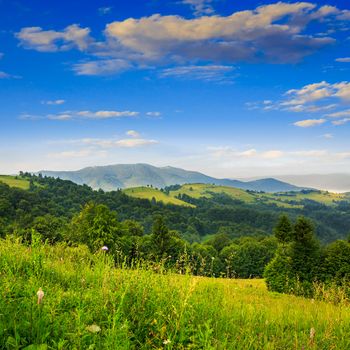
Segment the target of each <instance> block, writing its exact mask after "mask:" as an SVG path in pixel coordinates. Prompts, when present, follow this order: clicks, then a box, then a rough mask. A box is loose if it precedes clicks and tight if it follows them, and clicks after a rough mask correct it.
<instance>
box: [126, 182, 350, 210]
mask: <svg viewBox="0 0 350 350" xmlns="http://www.w3.org/2000/svg"><path fill="white" fill-rule="evenodd" d="M124 192H125V193H126V194H127V195H130V196H133V197H137V198H144V199H149V200H151V199H152V197H154V198H155V199H156V200H157V201H162V202H164V203H171V204H176V205H186V203H185V202H184V201H182V200H179V199H178V198H177V197H178V196H179V195H183V194H185V195H187V196H189V197H192V198H196V199H198V198H212V197H213V195H214V194H221V193H222V194H226V195H228V196H230V197H231V198H233V199H237V200H241V201H243V202H245V203H251V204H252V203H265V204H274V205H277V206H279V207H284V208H302V207H303V204H302V203H301V202H302V201H303V200H312V201H315V202H318V203H322V204H325V205H333V204H334V203H336V202H339V201H342V200H347V201H349V200H350V198H349V195H348V194H341V193H331V192H327V191H311V192H308V193H302V192H287V193H255V192H247V191H245V190H241V189H237V188H233V187H228V186H216V185H210V184H186V185H182V186H181V188H180V189H178V190H176V191H170V193H169V195H167V194H165V193H163V192H161V191H160V190H158V189H155V188H150V187H135V188H130V189H126V190H124ZM187 205H188V204H187Z"/></svg>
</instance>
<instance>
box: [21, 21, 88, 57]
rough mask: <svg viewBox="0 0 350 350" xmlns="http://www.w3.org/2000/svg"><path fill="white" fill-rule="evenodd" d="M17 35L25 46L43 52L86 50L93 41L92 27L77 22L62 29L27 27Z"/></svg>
mask: <svg viewBox="0 0 350 350" xmlns="http://www.w3.org/2000/svg"><path fill="white" fill-rule="evenodd" d="M16 37H17V38H18V39H19V40H20V44H21V45H22V46H23V47H25V48H28V49H34V50H37V51H42V52H55V51H65V50H69V49H71V48H77V49H79V50H81V51H84V50H86V49H87V48H88V46H89V44H90V43H91V42H92V39H91V37H90V29H89V28H81V27H80V26H79V25H77V24H72V25H70V26H68V27H66V28H65V29H64V30H62V31H56V30H44V29H42V28H41V27H26V28H22V29H21V30H20V31H19V32H18V33H16Z"/></svg>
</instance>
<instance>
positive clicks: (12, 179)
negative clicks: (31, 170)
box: [0, 175, 29, 190]
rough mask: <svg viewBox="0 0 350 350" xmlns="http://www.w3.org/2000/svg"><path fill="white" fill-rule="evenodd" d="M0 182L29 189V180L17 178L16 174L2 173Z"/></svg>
mask: <svg viewBox="0 0 350 350" xmlns="http://www.w3.org/2000/svg"><path fill="white" fill-rule="evenodd" d="M0 182H3V183H5V184H6V185H9V186H10V187H17V188H21V189H23V190H28V189H29V181H28V180H26V179H21V178H19V177H18V178H16V176H10V175H0Z"/></svg>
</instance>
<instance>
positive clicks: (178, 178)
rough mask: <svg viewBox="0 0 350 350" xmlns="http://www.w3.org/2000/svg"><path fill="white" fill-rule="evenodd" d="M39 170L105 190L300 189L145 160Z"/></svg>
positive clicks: (268, 180)
mask: <svg viewBox="0 0 350 350" xmlns="http://www.w3.org/2000/svg"><path fill="white" fill-rule="evenodd" d="M39 173H40V174H42V175H44V176H51V177H58V178H61V179H63V180H70V181H73V182H75V183H77V184H79V185H82V184H86V185H89V186H90V187H92V188H94V189H100V188H101V189H103V190H105V191H113V190H117V189H119V188H130V187H139V186H147V185H151V186H153V187H156V188H164V187H166V186H171V185H183V184H186V183H203V184H215V185H222V186H229V187H235V188H241V189H245V190H252V191H264V192H287V191H299V190H302V188H300V187H297V186H294V185H291V184H288V183H285V182H282V181H279V180H276V179H272V178H269V179H261V180H255V181H248V182H244V181H238V180H231V179H217V178H214V177H210V176H207V175H205V174H202V173H199V172H195V171H187V170H184V169H180V168H174V167H169V166H168V167H155V166H152V165H149V164H117V165H109V166H98V167H97V166H96V167H89V168H84V169H81V170H77V171H47V170H42V171H40V172H39Z"/></svg>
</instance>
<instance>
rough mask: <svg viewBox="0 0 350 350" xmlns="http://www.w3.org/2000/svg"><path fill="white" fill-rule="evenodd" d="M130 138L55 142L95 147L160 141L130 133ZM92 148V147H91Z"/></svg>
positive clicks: (130, 145)
mask: <svg viewBox="0 0 350 350" xmlns="http://www.w3.org/2000/svg"><path fill="white" fill-rule="evenodd" d="M128 136H130V138H125V139H114V138H112V139H100V138H83V139H76V140H64V141H59V142H54V143H59V144H67V145H75V146H84V147H86V146H89V147H94V148H106V149H107V148H137V147H143V146H151V145H156V144H158V143H159V142H158V141H157V140H153V139H144V138H142V137H140V135H138V136H132V135H128ZM90 149H91V148H90Z"/></svg>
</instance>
